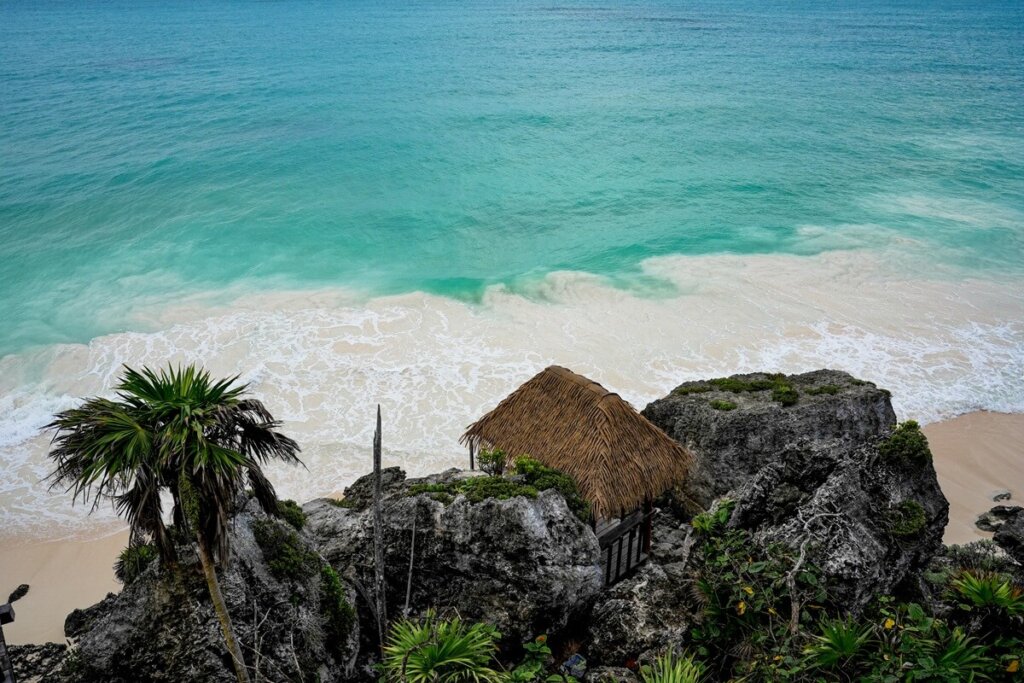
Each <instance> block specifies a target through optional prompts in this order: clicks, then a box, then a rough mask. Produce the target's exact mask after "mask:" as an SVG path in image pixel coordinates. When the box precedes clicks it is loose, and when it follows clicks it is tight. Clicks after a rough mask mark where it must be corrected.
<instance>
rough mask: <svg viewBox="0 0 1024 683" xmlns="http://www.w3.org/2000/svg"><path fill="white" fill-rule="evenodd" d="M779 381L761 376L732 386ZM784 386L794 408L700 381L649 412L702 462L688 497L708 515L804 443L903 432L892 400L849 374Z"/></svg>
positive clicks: (760, 394) (794, 380)
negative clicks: (718, 404) (723, 404)
mask: <svg viewBox="0 0 1024 683" xmlns="http://www.w3.org/2000/svg"><path fill="white" fill-rule="evenodd" d="M773 378H774V376H772V375H767V374H763V373H757V374H749V375H734V376H733V377H732V378H730V379H732V380H739V381H742V382H753V381H762V382H768V381H772V379H773ZM785 379H786V381H787V382H789V383H790V384H791V386H792V387H793V388H794V389H795V390H796V391H797V394H798V400H797V403H796V404H795V405H791V406H784V405H782V404H781V403H779V402H777V401H775V400H773V399H772V391H771V390H770V389H765V390H760V391H743V392H741V393H733V392H731V391H723V390H721V389H718V388H716V387H715V386H714V385H713V384H710V383H709V382H707V381H700V382H686V383H684V384H682V385H680V386H679V387H677V388H676V389H675V390H674V391H673V392H672V393H670V394H669V395H668V396H666V397H665V398H662V399H659V400H657V401H654V402H653V403H651V404H649V405H648V406H647V407H646V408H644V410H643V414H644V416H645V417H646V418H647V419H649V420H651V421H652V422H653V423H654V424H656V425H658V426H659V427H661V429H662V430H664V431H665V433H666V434H668V435H669V436H671V437H672V438H674V439H675V440H676V441H678V442H680V443H681V444H683V445H684V446H687V447H688V448H690V449H691V450H692V451H693V453H694V455H696V456H697V466H696V468H695V469H694V471H693V473H692V474H691V476H690V478H689V480H688V481H687V483H686V486H685V487H684V489H683V491H682V492H681V493H683V494H684V495H685V496H687V497H689V498H690V499H692V500H693V501H694V502H696V503H697V504H699V505H700V506H701V507H704V508H706V507H708V505H710V503H711V501H712V500H714V499H715V498H718V497H719V496H721V495H723V494H725V493H726V492H728V491H730V490H732V489H734V488H737V487H738V486H740V485H742V484H743V483H745V482H746V481H747V480H748V479H749V478H750V477H751V476H753V475H754V474H755V473H756V472H757V471H758V470H760V469H761V467H763V466H764V465H765V464H766V463H768V462H771V461H772V460H774V458H775V456H776V455H777V454H778V453H779V452H780V451H781V450H782V449H783V448H785V447H786V446H789V445H791V444H793V443H795V442H797V441H808V442H818V441H833V442H840V443H846V444H850V445H856V444H863V443H867V442H870V441H872V440H874V439H877V438H879V437H881V436H883V435H885V434H887V433H889V432H890V431H891V430H892V428H893V427H894V426H895V424H896V414H895V413H894V412H893V409H892V404H891V403H890V401H889V392H887V391H885V390H883V389H878V388H877V387H875V385H873V384H871V383H869V382H863V381H861V380H857V379H855V378H853V377H851V376H850V375H848V374H847V373H845V372H839V371H836V370H818V371H815V372H808V373H805V374H802V375H789V376H787V377H786V378H785ZM702 389H709V390H707V391H700V390H702ZM695 390H697V391H696V392H695V393H685V392H688V391H689V392H694V391H695ZM716 400H717V401H729V402H732V403H734V404H736V409H734V410H716V409H715V408H713V407H712V405H711V402H712V401H716Z"/></svg>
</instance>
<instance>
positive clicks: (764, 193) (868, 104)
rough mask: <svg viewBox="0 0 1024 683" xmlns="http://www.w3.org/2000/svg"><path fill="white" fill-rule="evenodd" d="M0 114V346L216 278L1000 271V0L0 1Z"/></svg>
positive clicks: (382, 285)
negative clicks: (655, 270)
mask: <svg viewBox="0 0 1024 683" xmlns="http://www.w3.org/2000/svg"><path fill="white" fill-rule="evenodd" d="M0 122H2V125H0V285H2V289H0V309H2V310H3V312H4V325H3V326H0V354H4V353H12V352H17V351H19V350H23V349H26V348H29V347H38V346H39V345H45V344H53V343H56V342H86V341H88V340H90V339H92V338H93V337H95V336H97V335H100V334H104V333H110V332H117V331H122V330H126V329H134V328H139V327H145V325H144V324H143V323H140V322H138V319H137V318H138V315H137V314H138V309H139V308H140V307H142V308H145V307H146V306H147V305H150V304H151V303H152V302H160V303H161V304H165V303H167V302H171V301H173V300H175V299H176V298H177V297H179V296H181V295H182V294H186V293H189V292H203V291H213V292H216V291H219V290H224V289H226V288H228V287H232V286H234V287H241V288H242V289H244V290H247V291H266V290H269V289H288V288H304V287H322V286H340V287H348V288H353V289H356V290H359V291H361V292H364V293H365V294H366V295H367V296H371V295H375V294H382V293H400V292H409V291H416V290H422V291H427V292H433V293H439V294H443V295H447V296H452V297H458V298H461V299H465V300H470V301H472V300H476V299H478V298H479V297H480V296H481V293H482V292H483V291H484V289H485V287H486V286H487V285H490V284H494V283H507V284H509V285H510V286H511V287H512V288H513V289H515V288H517V287H518V288H523V287H524V286H525V285H526V284H528V283H529V282H531V281H534V280H537V279H539V278H542V277H543V276H544V275H545V274H547V273H549V272H550V271H553V270H577V271H587V272H592V273H597V274H601V275H604V276H608V277H609V278H611V279H612V280H613V281H615V282H618V283H619V285H620V286H622V287H640V286H643V278H640V277H637V276H636V274H637V273H638V272H639V270H638V265H639V264H640V263H641V262H642V261H643V260H644V259H646V258H649V257H651V256H656V255H667V254H689V255H699V254H718V253H726V252H727V253H739V254H778V253H783V254H785V253H790V254H814V253H818V252H821V251H828V250H832V249H849V248H865V247H867V248H873V247H877V246H880V245H892V244H896V245H897V246H898V245H900V244H909V245H914V248H917V249H924V250H926V251H929V252H931V254H932V255H931V258H932V259H933V261H934V263H935V264H936V265H941V266H943V267H946V266H948V267H950V268H953V269H957V270H958V272H961V273H965V274H967V275H969V276H971V277H983V278H984V277H992V278H1000V277H1005V276H1006V274H1007V273H1010V274H1020V273H1021V272H1024V258H1022V257H1024V4H1021V3H1020V2H1017V1H1006V2H1001V1H993V2H979V3H967V2H945V1H944V2H895V3H894V2H860V1H858V2H830V3H823V2H788V3H765V2H761V1H760V0H758V1H756V2H754V1H748V0H738V1H737V2H667V1H666V2H661V1H652V2H635V1H634V2H616V3H601V4H596V3H586V2H571V1H566V0H558V2H538V1H536V0H528V1H526V2H501V1H487V2H483V1H473V2H460V3H446V2H428V3H407V2H373V3H370V2H359V1H356V2H293V1H282V2H259V3H255V2H216V1H214V2H203V3H193V2H187V3H184V2H165V3H160V4H159V5H158V4H154V3H128V2H115V1H110V2H97V1H95V0H75V1H74V2H70V1H68V2H59V1H45V0H44V1H36V0H33V1H31V2H30V1H28V0H7V1H6V2H4V3H2V5H0ZM154 305H155V304H154Z"/></svg>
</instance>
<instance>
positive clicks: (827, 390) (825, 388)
mask: <svg viewBox="0 0 1024 683" xmlns="http://www.w3.org/2000/svg"><path fill="white" fill-rule="evenodd" d="M840 391H842V388H841V387H837V386H836V385H835V384H823V385H822V386H820V387H811V388H810V389H804V393H805V394H809V395H811V396H820V395H822V394H828V395H829V396H834V395H836V394H838V393H839V392H840Z"/></svg>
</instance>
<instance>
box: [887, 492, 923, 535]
mask: <svg viewBox="0 0 1024 683" xmlns="http://www.w3.org/2000/svg"><path fill="white" fill-rule="evenodd" d="M886 524H887V526H888V527H889V533H891V534H892V535H893V536H896V537H898V538H908V537H911V536H917V535H918V534H919V533H921V532H922V531H924V528H925V526H926V525H927V524H928V518H927V516H926V515H925V512H924V508H923V507H921V504H920V503H918V502H917V501H916V500H904V501H902V502H900V503H899V504H898V505H896V506H894V507H892V508H890V509H889V511H888V512H887V513H886Z"/></svg>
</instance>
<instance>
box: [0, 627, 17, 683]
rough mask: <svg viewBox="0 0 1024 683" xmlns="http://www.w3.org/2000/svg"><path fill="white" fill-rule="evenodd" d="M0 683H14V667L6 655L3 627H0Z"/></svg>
mask: <svg viewBox="0 0 1024 683" xmlns="http://www.w3.org/2000/svg"><path fill="white" fill-rule="evenodd" d="M0 683H14V665H12V664H11V657H10V655H9V654H8V653H7V642H6V641H5V640H4V627H3V626H0Z"/></svg>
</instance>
